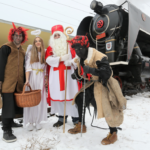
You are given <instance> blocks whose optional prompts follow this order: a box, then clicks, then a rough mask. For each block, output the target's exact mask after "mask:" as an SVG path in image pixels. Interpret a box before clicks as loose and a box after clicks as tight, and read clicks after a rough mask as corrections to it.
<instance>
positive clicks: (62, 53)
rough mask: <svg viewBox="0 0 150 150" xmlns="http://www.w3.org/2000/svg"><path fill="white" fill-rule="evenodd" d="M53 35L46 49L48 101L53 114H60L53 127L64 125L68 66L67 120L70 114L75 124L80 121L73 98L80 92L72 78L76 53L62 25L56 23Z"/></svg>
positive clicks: (52, 30)
mask: <svg viewBox="0 0 150 150" xmlns="http://www.w3.org/2000/svg"><path fill="white" fill-rule="evenodd" d="M51 32H52V36H51V37H50V40H49V45H50V46H49V47H48V48H47V51H46V62H47V64H48V73H49V85H48V99H47V102H48V103H49V104H50V105H51V114H56V113H58V114H59V116H58V117H59V119H58V121H57V122H56V123H55V124H54V125H53V127H59V126H61V125H63V118H64V101H65V74H66V67H67V89H66V90H67V91H66V116H65V117H66V122H67V117H68V115H69V116H71V117H72V121H73V123H74V124H77V123H78V111H77V108H76V106H75V105H72V100H73V97H74V96H75V94H76V93H77V92H78V83H77V81H75V80H73V79H72V78H71V74H72V73H73V72H74V68H75V67H76V64H75V63H74V61H73V59H74V58H75V56H76V54H75V52H74V51H71V50H70V48H69V46H68V53H67V37H66V35H65V34H64V33H63V32H64V29H63V26H62V25H55V26H53V27H52V29H51Z"/></svg>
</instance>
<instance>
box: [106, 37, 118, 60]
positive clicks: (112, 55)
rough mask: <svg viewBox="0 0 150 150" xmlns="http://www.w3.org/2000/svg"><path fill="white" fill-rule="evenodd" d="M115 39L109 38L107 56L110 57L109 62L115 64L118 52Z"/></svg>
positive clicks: (107, 40)
mask: <svg viewBox="0 0 150 150" xmlns="http://www.w3.org/2000/svg"><path fill="white" fill-rule="evenodd" d="M115 41H116V39H115V37H114V36H112V37H109V38H107V39H106V41H105V43H106V51H105V54H106V55H107V57H108V61H109V62H114V61H115V60H116V50H115Z"/></svg>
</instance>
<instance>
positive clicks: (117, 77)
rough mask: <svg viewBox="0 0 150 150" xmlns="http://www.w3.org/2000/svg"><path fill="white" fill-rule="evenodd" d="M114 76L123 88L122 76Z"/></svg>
mask: <svg viewBox="0 0 150 150" xmlns="http://www.w3.org/2000/svg"><path fill="white" fill-rule="evenodd" d="M114 78H115V79H116V80H117V81H118V83H119V85H120V87H121V89H122V87H123V84H122V80H121V78H120V77H119V76H114Z"/></svg>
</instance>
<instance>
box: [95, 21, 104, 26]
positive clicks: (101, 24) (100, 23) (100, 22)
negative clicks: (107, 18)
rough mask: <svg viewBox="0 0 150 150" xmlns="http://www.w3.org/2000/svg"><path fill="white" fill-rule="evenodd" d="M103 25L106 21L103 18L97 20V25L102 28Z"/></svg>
mask: <svg viewBox="0 0 150 150" xmlns="http://www.w3.org/2000/svg"><path fill="white" fill-rule="evenodd" d="M103 25H104V21H103V20H99V21H98V22H97V27H98V28H102V27H103Z"/></svg>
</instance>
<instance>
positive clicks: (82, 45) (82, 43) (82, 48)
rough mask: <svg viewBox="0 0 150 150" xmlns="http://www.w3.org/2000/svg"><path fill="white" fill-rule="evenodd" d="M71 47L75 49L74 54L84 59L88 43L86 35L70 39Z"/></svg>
mask: <svg viewBox="0 0 150 150" xmlns="http://www.w3.org/2000/svg"><path fill="white" fill-rule="evenodd" d="M70 42H71V47H72V48H73V49H74V50H75V51H76V54H77V55H78V56H79V57H80V58H82V59H86V58H87V54H88V47H89V45H90V43H89V40H88V38H87V36H76V37H74V38H73V39H72V40H71V41H70Z"/></svg>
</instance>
